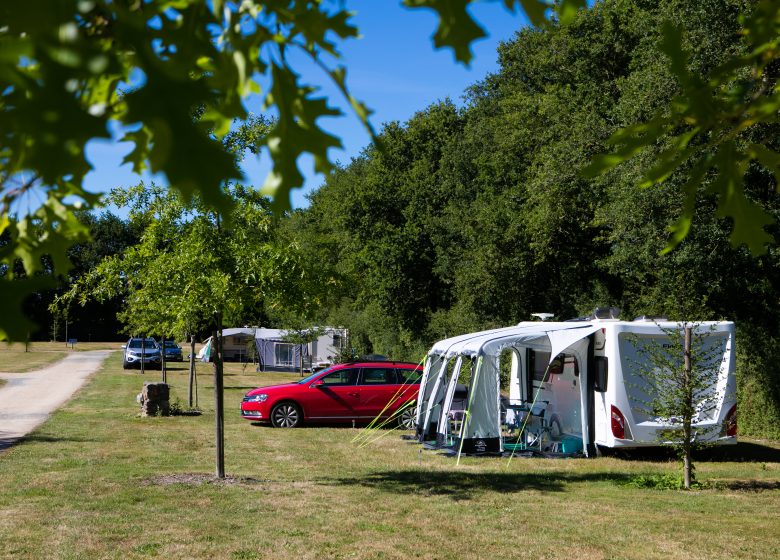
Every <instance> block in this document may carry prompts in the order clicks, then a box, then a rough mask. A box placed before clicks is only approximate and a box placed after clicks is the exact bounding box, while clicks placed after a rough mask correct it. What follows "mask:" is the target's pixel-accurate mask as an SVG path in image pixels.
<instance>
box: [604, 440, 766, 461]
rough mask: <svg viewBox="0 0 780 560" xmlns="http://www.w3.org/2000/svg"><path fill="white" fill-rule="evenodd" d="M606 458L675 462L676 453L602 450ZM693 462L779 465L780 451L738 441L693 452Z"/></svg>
mask: <svg viewBox="0 0 780 560" xmlns="http://www.w3.org/2000/svg"><path fill="white" fill-rule="evenodd" d="M603 453H604V454H605V455H607V456H611V457H617V458H619V459H623V460H626V461H669V460H676V459H677V454H676V452H675V451H674V450H673V449H671V448H668V447H651V448H643V449H626V450H615V449H612V450H609V449H608V450H604V451H603ZM693 460H694V461H700V462H705V463H709V462H715V463H780V449H778V448H777V447H771V446H769V445H761V444H759V443H753V442H747V441H740V442H739V443H737V444H736V445H721V446H717V447H709V448H705V449H700V450H697V451H696V452H694V455H693Z"/></svg>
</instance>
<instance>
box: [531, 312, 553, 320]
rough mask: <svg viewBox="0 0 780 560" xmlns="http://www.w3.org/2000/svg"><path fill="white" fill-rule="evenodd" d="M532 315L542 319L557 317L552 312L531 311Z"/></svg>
mask: <svg viewBox="0 0 780 560" xmlns="http://www.w3.org/2000/svg"><path fill="white" fill-rule="evenodd" d="M531 317H537V318H538V319H539V320H540V321H546V320H547V319H552V318H553V317H555V315H553V314H552V313H531Z"/></svg>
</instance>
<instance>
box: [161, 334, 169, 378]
mask: <svg viewBox="0 0 780 560" xmlns="http://www.w3.org/2000/svg"><path fill="white" fill-rule="evenodd" d="M160 340H161V344H160V369H161V370H162V382H163V383H168V368H167V365H166V363H165V337H164V336H163V337H161V338H160Z"/></svg>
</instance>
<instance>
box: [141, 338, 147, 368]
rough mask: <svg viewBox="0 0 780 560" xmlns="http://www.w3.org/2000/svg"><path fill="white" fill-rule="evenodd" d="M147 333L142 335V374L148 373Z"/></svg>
mask: <svg viewBox="0 0 780 560" xmlns="http://www.w3.org/2000/svg"><path fill="white" fill-rule="evenodd" d="M145 362H146V335H143V336H142V337H141V375H144V374H145V373H146V363H145Z"/></svg>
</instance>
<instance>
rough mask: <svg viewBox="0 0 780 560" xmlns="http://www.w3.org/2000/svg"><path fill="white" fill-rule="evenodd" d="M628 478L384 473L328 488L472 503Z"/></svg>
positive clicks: (339, 481)
mask: <svg viewBox="0 0 780 560" xmlns="http://www.w3.org/2000/svg"><path fill="white" fill-rule="evenodd" d="M628 479H629V476H628V475H625V474H621V473H603V472H601V473H581V474H573V473H563V472H548V473H515V472H513V473H474V472H446V471H416V470H403V471H384V472H378V473H373V474H368V475H365V476H361V477H355V478H336V479H330V480H328V481H326V482H325V483H326V484H334V485H337V486H362V487H365V488H374V489H377V490H381V491H383V492H392V493H397V494H410V493H411V494H423V495H429V496H446V497H449V498H452V499H453V500H470V499H472V498H474V497H476V496H478V495H479V494H482V493H484V492H500V493H502V494H505V493H513V492H522V491H526V490H535V491H538V492H563V491H565V490H566V484H568V483H572V482H604V481H607V482H613V483H616V484H625V483H626V482H627V481H628Z"/></svg>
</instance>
